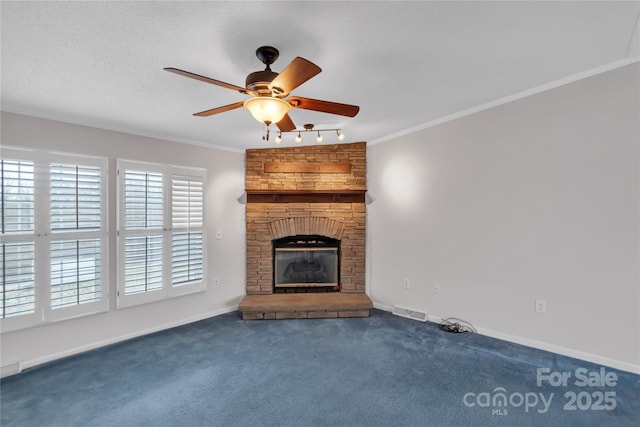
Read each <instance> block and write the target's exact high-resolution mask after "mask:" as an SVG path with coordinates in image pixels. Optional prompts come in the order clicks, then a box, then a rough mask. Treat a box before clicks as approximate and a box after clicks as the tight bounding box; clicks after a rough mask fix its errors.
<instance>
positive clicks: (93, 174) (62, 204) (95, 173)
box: [50, 164, 101, 230]
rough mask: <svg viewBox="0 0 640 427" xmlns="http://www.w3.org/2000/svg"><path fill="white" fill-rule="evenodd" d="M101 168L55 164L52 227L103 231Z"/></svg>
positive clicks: (52, 184)
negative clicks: (101, 229)
mask: <svg viewBox="0 0 640 427" xmlns="http://www.w3.org/2000/svg"><path fill="white" fill-rule="evenodd" d="M100 202H101V201H100V169H99V168H95V167H83V166H78V165H59V164H53V165H51V215H50V217H51V229H52V230H99V229H100V224H101V222H100V220H101V215H100V214H101V209H100V207H101V203H100Z"/></svg>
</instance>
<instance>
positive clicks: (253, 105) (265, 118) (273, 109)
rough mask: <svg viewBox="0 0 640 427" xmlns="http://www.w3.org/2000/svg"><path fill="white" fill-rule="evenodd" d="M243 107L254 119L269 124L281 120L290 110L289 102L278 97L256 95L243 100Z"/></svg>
mask: <svg viewBox="0 0 640 427" xmlns="http://www.w3.org/2000/svg"><path fill="white" fill-rule="evenodd" d="M244 108H246V109H247V110H249V112H250V113H251V115H252V116H253V118H254V119H256V120H257V121H259V122H261V123H264V124H266V125H267V126H269V125H270V124H271V123H278V122H279V121H280V120H282V118H283V117H284V115H285V114H287V113H288V112H289V111H290V110H291V104H289V103H288V102H287V101H285V100H282V99H280V98H272V97H270V96H256V97H253V98H249V99H247V100H246V101H244Z"/></svg>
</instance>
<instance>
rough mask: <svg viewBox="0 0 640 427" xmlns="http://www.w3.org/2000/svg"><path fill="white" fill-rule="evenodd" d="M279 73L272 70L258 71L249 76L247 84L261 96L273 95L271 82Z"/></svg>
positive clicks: (248, 87) (247, 86)
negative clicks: (270, 86)
mask: <svg viewBox="0 0 640 427" xmlns="http://www.w3.org/2000/svg"><path fill="white" fill-rule="evenodd" d="M277 75H278V73H276V72H273V71H271V70H264V71H256V72H254V73H251V74H249V75H248V76H247V79H246V80H245V86H246V88H247V89H249V90H251V91H253V92H256V93H257V94H258V95H259V96H271V89H269V83H271V81H272V80H273V79H275V78H276V76H277Z"/></svg>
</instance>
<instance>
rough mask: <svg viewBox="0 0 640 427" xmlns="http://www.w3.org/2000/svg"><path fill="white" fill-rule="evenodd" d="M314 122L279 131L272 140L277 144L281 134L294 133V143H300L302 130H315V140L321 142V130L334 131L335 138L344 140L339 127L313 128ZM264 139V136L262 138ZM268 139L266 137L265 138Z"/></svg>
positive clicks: (322, 139) (280, 139)
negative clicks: (299, 127) (297, 127)
mask: <svg viewBox="0 0 640 427" xmlns="http://www.w3.org/2000/svg"><path fill="white" fill-rule="evenodd" d="M314 126H315V125H314V124H313V123H307V124H305V125H304V126H303V127H304V129H294V130H290V131H280V132H279V133H278V136H276V137H275V139H274V142H275V143H276V144H279V143H280V142H281V141H282V134H285V133H296V134H297V135H296V139H295V141H296V143H298V144H300V143H301V142H302V132H316V133H317V134H316V142H318V143H321V142H322V141H324V137H323V136H322V134H321V132H335V133H336V139H338V141H344V138H345V135H344V133H342V131H341V129H314ZM262 139H265V138H262ZM267 140H268V138H267Z"/></svg>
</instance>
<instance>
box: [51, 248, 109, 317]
mask: <svg viewBox="0 0 640 427" xmlns="http://www.w3.org/2000/svg"><path fill="white" fill-rule="evenodd" d="M100 270H101V265H100V239H78V240H53V241H52V242H51V308H53V309H58V308H62V307H69V306H73V305H79V304H84V303H87V302H94V301H98V300H100V297H101V293H102V289H101V286H100V284H101V283H100V280H101V276H100Z"/></svg>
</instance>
